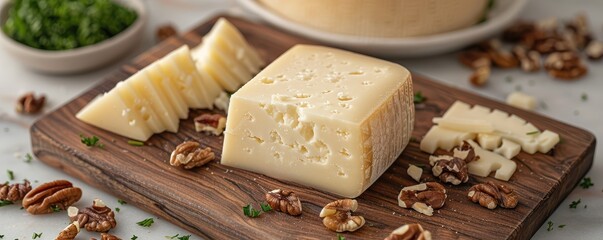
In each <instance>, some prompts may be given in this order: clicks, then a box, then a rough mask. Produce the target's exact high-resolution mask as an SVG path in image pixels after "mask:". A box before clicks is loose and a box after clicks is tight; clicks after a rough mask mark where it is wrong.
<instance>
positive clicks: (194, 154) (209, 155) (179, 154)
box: [170, 141, 215, 169]
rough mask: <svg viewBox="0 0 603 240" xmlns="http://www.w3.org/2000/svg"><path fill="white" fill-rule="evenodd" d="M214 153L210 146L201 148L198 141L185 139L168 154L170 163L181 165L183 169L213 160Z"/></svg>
mask: <svg viewBox="0 0 603 240" xmlns="http://www.w3.org/2000/svg"><path fill="white" fill-rule="evenodd" d="M214 158H215V155H214V152H213V151H212V150H211V148H209V147H206V148H203V149H202V148H201V145H200V144H199V143H198V142H193V141H186V142H183V143H181V144H180V145H178V146H177V147H176V149H174V151H173V152H172V154H171V155H170V165H172V166H176V167H178V166H183V167H184V168H185V169H191V168H194V167H200V166H203V165H204V164H206V163H208V162H210V161H212V160H214Z"/></svg>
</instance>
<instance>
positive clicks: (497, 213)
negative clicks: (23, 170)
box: [31, 17, 595, 239]
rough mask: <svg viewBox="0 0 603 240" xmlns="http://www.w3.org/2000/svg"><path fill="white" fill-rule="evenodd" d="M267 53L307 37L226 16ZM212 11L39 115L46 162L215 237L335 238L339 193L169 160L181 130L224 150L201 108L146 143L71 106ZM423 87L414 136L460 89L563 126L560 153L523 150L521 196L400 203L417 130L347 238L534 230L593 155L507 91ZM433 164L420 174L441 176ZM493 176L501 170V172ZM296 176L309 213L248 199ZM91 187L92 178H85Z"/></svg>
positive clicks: (182, 40) (40, 149) (451, 190)
mask: <svg viewBox="0 0 603 240" xmlns="http://www.w3.org/2000/svg"><path fill="white" fill-rule="evenodd" d="M229 20H230V21H232V23H233V24H234V25H236V26H237V27H238V28H239V29H240V30H241V31H242V32H243V34H244V35H245V36H246V38H247V39H248V40H249V42H250V43H251V44H252V45H253V46H254V47H256V48H257V49H258V50H259V51H260V54H261V55H262V57H264V58H265V59H266V60H267V61H268V62H271V61H272V60H274V59H275V58H276V57H277V56H279V55H280V54H281V53H283V52H284V51H285V50H286V49H288V48H289V47H291V46H293V45H294V44H296V43H301V42H310V41H307V40H304V39H301V38H298V37H294V36H291V35H288V34H285V33H282V32H279V31H276V30H274V29H272V28H269V27H266V26H263V25H258V24H254V23H250V22H247V21H245V20H242V19H237V18H232V17H229ZM215 21H216V19H212V20H211V21H209V22H207V23H205V24H203V25H201V26H199V27H197V28H195V29H194V30H193V31H191V32H189V33H187V34H186V35H184V36H182V37H175V38H170V39H168V40H166V41H164V42H163V43H161V44H159V45H157V46H156V47H154V48H152V49H150V50H149V51H147V52H146V53H144V54H142V55H141V56H139V57H138V58H136V59H135V60H134V61H133V62H132V63H130V64H128V65H125V66H123V67H122V68H121V69H119V70H118V71H116V72H115V73H114V74H112V75H111V76H109V77H108V78H107V80H106V81H105V82H103V83H101V84H100V85H98V86H96V87H94V88H92V89H90V90H89V91H87V92H85V93H84V94H82V95H81V96H79V97H78V98H76V99H75V100H73V101H71V102H69V103H67V104H66V105H65V106H63V107H61V108H59V109H57V110H56V111H54V112H52V113H50V114H48V115H46V116H44V117H42V118H41V119H40V120H39V121H38V122H36V123H35V124H34V125H33V126H32V127H31V139H32V145H33V151H34V154H35V155H36V156H37V157H38V158H39V159H41V160H42V161H44V162H45V163H47V164H49V165H51V166H53V167H56V168H59V169H62V170H64V171H65V172H67V173H68V174H70V175H72V176H75V177H77V178H80V179H82V180H83V181H85V182H87V183H89V184H91V185H93V186H96V187H99V188H101V189H104V190H106V191H108V192H111V193H113V194H116V195H117V196H119V197H120V198H123V199H125V200H127V201H128V202H130V203H133V204H135V205H137V206H139V207H141V208H143V209H145V210H147V211H149V212H151V213H154V214H156V215H158V216H161V217H162V218H164V219H166V220H168V221H170V222H173V223H175V224H177V225H179V226H181V227H183V228H185V229H187V230H189V231H191V232H193V233H196V234H198V235H199V236H200V237H203V238H207V239H299V238H304V239H305V238H311V239H336V234H335V233H334V232H330V231H328V230H327V229H325V227H324V226H323V225H322V222H321V219H320V218H319V217H318V213H319V211H320V209H321V208H322V206H324V205H325V204H326V203H328V202H330V201H332V200H334V199H338V197H337V196H334V195H331V194H328V193H324V192H320V191H316V190H313V189H308V188H305V187H303V186H299V185H297V184H293V183H289V182H283V181H279V180H276V179H272V178H269V177H266V176H263V175H259V174H255V173H251V172H247V171H243V170H239V169H233V168H229V167H225V166H222V165H220V164H219V161H218V160H216V161H214V162H211V163H210V164H208V165H207V167H203V168H200V169H198V170H194V171H186V170H181V169H178V168H174V167H171V166H170V165H169V164H168V159H169V154H170V153H171V151H172V150H173V149H174V147H175V146H176V145H178V144H179V143H181V142H182V141H184V140H189V139H194V140H198V141H200V142H201V143H202V144H205V145H208V146H210V147H211V148H213V149H214V151H215V152H216V155H217V157H218V159H219V157H220V153H221V149H222V140H223V139H222V137H214V136H205V135H202V134H199V133H196V132H195V130H194V125H193V122H192V118H193V117H194V116H196V115H197V114H198V113H200V112H202V110H194V111H192V113H191V114H190V116H191V117H189V119H186V120H183V121H181V123H180V130H179V132H178V133H177V134H174V133H162V134H156V135H154V136H153V137H152V138H151V139H149V140H148V141H147V142H146V143H145V146H143V147H135V146H130V145H128V144H127V140H128V139H126V138H124V137H121V136H118V135H116V134H112V133H109V132H107V131H103V130H100V129H97V128H95V127H93V126H90V125H88V124H85V123H83V122H80V121H78V120H77V119H76V118H75V117H74V115H75V113H76V112H77V111H79V110H80V109H81V108H82V107H83V106H84V105H86V104H87V103H88V102H89V101H90V100H91V99H92V98H94V97H95V96H96V95H98V94H100V93H102V92H105V91H107V90H109V89H111V88H113V87H114V86H115V84H116V83H117V82H118V81H121V80H124V79H126V78H127V77H128V76H130V75H131V74H132V73H134V72H136V71H138V69H141V68H143V67H144V66H146V65H148V64H149V63H151V62H153V61H155V60H156V59H158V58H160V57H161V56H163V55H165V54H167V53H168V52H169V51H171V50H173V49H176V48H177V47H178V46H181V45H182V44H189V45H191V46H194V45H196V44H198V43H199V42H201V40H202V38H201V36H203V35H204V34H205V33H206V32H207V31H209V29H210V28H211V26H212V25H213V23H214V22H215ZM413 78H414V88H415V90H419V91H422V92H423V94H424V95H425V96H426V97H427V99H428V100H427V101H426V102H425V103H422V104H418V105H417V106H416V126H415V131H414V132H413V136H414V137H415V138H416V139H420V138H421V136H423V135H424V134H425V133H426V131H427V130H428V129H429V127H430V126H431V118H432V117H435V116H441V114H442V113H443V112H444V111H445V110H446V109H447V108H448V107H449V106H450V105H451V104H452V103H453V102H454V101H455V100H457V99H458V100H462V101H465V102H467V103H471V104H481V105H484V106H487V107H491V108H497V109H500V110H503V111H507V112H509V113H513V114H516V115H518V116H520V117H522V118H524V119H526V120H528V121H530V122H532V123H533V124H534V125H536V126H537V127H538V128H540V129H549V130H552V131H555V132H558V133H559V134H560V135H561V137H562V139H563V142H562V143H560V144H559V145H558V146H557V147H556V148H555V149H554V152H553V153H549V154H534V155H529V154H526V153H521V154H519V155H518V156H517V157H516V161H517V163H518V169H517V172H516V173H515V175H514V176H513V177H512V178H511V180H510V181H509V183H508V184H509V185H510V186H512V187H513V188H514V189H515V190H516V191H517V193H518V194H519V196H520V203H519V205H518V206H517V208H516V209H512V210H509V209H496V210H487V209H485V208H482V207H480V206H478V205H477V204H473V203H471V202H469V201H468V200H467V199H466V194H467V190H468V188H469V187H470V186H471V185H473V184H474V183H477V182H484V181H487V180H494V179H493V178H481V177H474V178H472V180H471V181H470V182H469V184H466V185H462V186H447V189H448V201H447V202H446V205H445V206H444V208H442V209H440V210H438V211H436V213H435V214H434V216H432V217H428V216H425V215H421V214H419V213H417V212H414V211H412V210H408V209H402V208H400V207H398V205H397V201H396V196H397V194H398V192H399V191H400V189H401V187H402V186H407V185H412V184H415V183H414V181H413V180H412V179H411V178H410V177H408V176H407V174H406V168H407V166H408V164H409V163H412V164H423V165H425V164H427V163H428V155H427V154H426V153H423V152H421V151H420V150H419V144H418V141H413V142H411V143H410V145H409V146H408V147H407V148H406V150H405V151H404V152H403V153H402V155H401V156H400V157H399V159H398V160H397V161H396V162H395V163H394V164H393V165H392V166H391V168H389V169H388V170H387V172H385V174H383V176H382V177H381V178H379V180H378V181H377V182H376V183H375V184H374V185H373V186H372V187H371V188H369V189H368V190H367V191H366V192H365V193H364V194H362V195H361V196H360V197H359V198H358V202H359V204H360V207H359V211H358V214H359V215H363V216H364V217H365V218H366V219H367V223H366V225H365V226H364V227H363V228H362V229H360V230H358V231H356V232H354V233H344V234H343V235H344V236H345V237H346V239H383V238H384V237H385V236H387V235H388V234H389V232H391V231H392V230H393V229H395V228H397V227H398V226H400V225H402V224H405V223H414V222H418V223H421V224H422V225H423V226H424V227H425V228H426V229H428V230H430V231H431V232H432V233H433V235H434V237H435V239H472V238H477V239H529V238H530V237H531V236H532V235H533V234H534V232H536V231H537V230H538V228H539V227H540V226H541V225H542V223H543V222H544V221H545V219H546V218H547V217H548V216H550V214H551V213H552V212H553V211H554V209H555V208H556V207H557V206H558V205H559V203H561V201H562V200H563V199H564V198H565V197H566V196H567V195H568V194H569V192H570V191H571V190H572V189H573V188H574V187H575V186H576V184H577V183H578V181H579V180H580V179H581V178H582V177H583V176H584V174H585V173H586V172H587V171H588V169H589V168H590V166H591V165H592V161H593V154H594V149H595V138H594V136H593V135H592V134H590V133H589V132H587V131H584V130H581V129H578V128H575V127H572V126H569V125H567V124H564V123H560V122H558V121H555V120H552V119H549V118H546V117H543V116H540V115H538V114H536V113H531V112H526V111H522V110H519V109H516V108H512V107H510V106H507V105H505V104H503V103H499V102H496V101H493V100H489V99H486V98H483V97H479V96H476V95H474V94H471V93H468V92H465V91H461V90H458V89H455V88H453V87H450V86H445V85H443V84H441V83H437V82H434V81H431V80H428V79H426V78H424V77H421V76H417V75H415V76H413ZM80 133H84V134H86V135H97V136H99V137H100V138H101V139H102V142H103V143H104V144H105V147H104V148H103V149H100V148H88V147H86V146H84V145H83V144H81V143H80V138H79V134H80ZM429 172H430V171H426V173H424V174H423V177H424V178H427V179H434V178H433V176H431V174H430V173H429ZM494 181H496V180H494ZM275 188H288V189H291V190H293V191H295V192H297V193H298V194H299V196H300V198H301V199H302V204H303V208H304V211H303V215H301V216H300V217H291V216H288V215H285V214H282V213H267V214H263V215H262V216H261V217H259V218H256V219H252V218H247V217H245V216H244V215H243V213H242V211H241V207H242V206H244V205H246V204H248V203H253V204H254V205H255V207H256V208H257V207H259V205H258V203H260V202H262V201H263V196H264V193H265V192H266V191H268V190H271V189H275ZM84 194H85V190H84Z"/></svg>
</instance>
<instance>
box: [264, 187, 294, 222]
mask: <svg viewBox="0 0 603 240" xmlns="http://www.w3.org/2000/svg"><path fill="white" fill-rule="evenodd" d="M265 197H266V202H268V204H269V205H270V207H272V209H274V210H276V211H280V212H284V213H287V214H289V215H292V216H297V215H301V214H302V205H301V202H300V200H299V198H298V197H297V195H296V194H295V193H294V192H292V191H289V190H281V189H275V190H272V191H270V192H268V193H266V196H265Z"/></svg>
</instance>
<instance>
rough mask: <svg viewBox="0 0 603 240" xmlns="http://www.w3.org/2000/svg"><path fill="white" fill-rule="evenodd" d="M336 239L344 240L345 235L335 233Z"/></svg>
mask: <svg viewBox="0 0 603 240" xmlns="http://www.w3.org/2000/svg"><path fill="white" fill-rule="evenodd" d="M337 240H345V237H344V236H343V235H341V234H339V233H338V234H337Z"/></svg>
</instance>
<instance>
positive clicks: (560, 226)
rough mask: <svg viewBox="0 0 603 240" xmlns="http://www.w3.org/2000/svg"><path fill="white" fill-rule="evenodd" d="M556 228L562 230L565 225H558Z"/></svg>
mask: <svg viewBox="0 0 603 240" xmlns="http://www.w3.org/2000/svg"><path fill="white" fill-rule="evenodd" d="M557 227H558V228H564V227H565V224H561V225H559V226H557Z"/></svg>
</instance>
